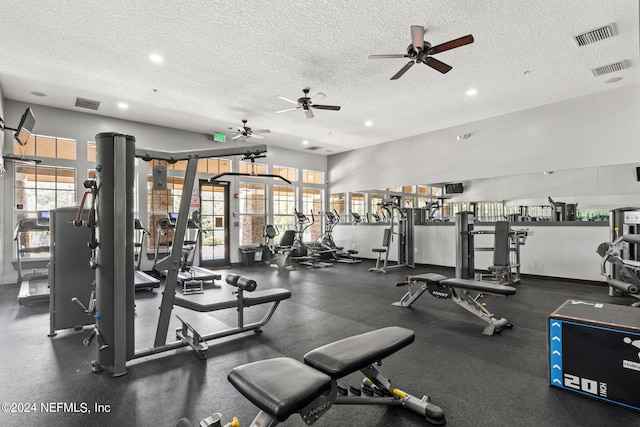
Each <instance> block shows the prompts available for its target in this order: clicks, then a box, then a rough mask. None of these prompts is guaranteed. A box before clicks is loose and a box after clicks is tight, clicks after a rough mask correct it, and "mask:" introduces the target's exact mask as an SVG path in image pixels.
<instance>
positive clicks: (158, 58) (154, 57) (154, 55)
mask: <svg viewBox="0 0 640 427" xmlns="http://www.w3.org/2000/svg"><path fill="white" fill-rule="evenodd" d="M149 59H150V60H151V62H155V63H156V64H159V63H161V62H162V61H164V58H162V56H160V55H158V54H157V53H152V54H151V55H149Z"/></svg>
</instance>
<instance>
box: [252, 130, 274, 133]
mask: <svg viewBox="0 0 640 427" xmlns="http://www.w3.org/2000/svg"><path fill="white" fill-rule="evenodd" d="M253 133H271V131H270V130H269V129H255V130H253Z"/></svg>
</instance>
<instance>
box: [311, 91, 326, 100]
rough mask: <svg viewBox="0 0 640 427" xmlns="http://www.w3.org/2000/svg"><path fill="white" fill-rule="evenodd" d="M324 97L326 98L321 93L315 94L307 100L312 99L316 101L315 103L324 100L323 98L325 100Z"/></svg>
mask: <svg viewBox="0 0 640 427" xmlns="http://www.w3.org/2000/svg"><path fill="white" fill-rule="evenodd" d="M326 97H327V95H325V94H324V93H322V92H318V93H316V94H315V95H313V96H312V97H311V98H309V100H311V99H314V100H316V101H317V100H319V99H324V98H326Z"/></svg>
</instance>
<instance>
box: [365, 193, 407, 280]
mask: <svg viewBox="0 0 640 427" xmlns="http://www.w3.org/2000/svg"><path fill="white" fill-rule="evenodd" d="M380 208H381V209H382V211H383V213H384V212H386V215H385V216H386V217H388V218H389V221H390V222H389V227H388V228H385V230H384V234H383V237H382V246H383V247H382V248H374V249H372V251H373V252H374V253H376V254H378V258H377V259H376V266H375V267H373V268H370V269H369V271H373V272H376V273H386V272H387V270H390V269H392V268H399V267H410V268H414V267H415V261H414V253H413V247H414V243H413V225H414V218H413V209H411V208H401V207H400V199H399V198H397V197H393V198H391V199H384V200H383V201H382V203H381V204H380ZM394 213H397V216H398V225H397V228H398V231H395V228H396V224H395V222H394ZM394 236H397V240H398V261H397V262H396V264H394V265H389V252H390V248H391V243H392V242H393V238H394ZM383 257H384V258H383Z"/></svg>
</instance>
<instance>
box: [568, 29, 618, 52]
mask: <svg viewBox="0 0 640 427" xmlns="http://www.w3.org/2000/svg"><path fill="white" fill-rule="evenodd" d="M615 35H616V34H615V31H614V28H613V24H609V25H607V26H605V27H600V28H596V29H595V30H591V31H587V32H586V33H584V34H580V35H577V36H575V37H574V38H573V39H574V40H575V42H576V44H577V45H578V47H581V46H586V45H588V44H591V43H595V42H599V41H600V40H604V39H608V38H610V37H613V36H615Z"/></svg>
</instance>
